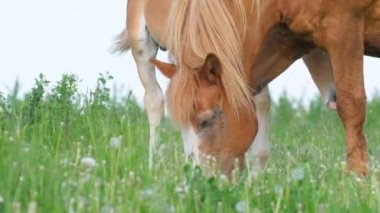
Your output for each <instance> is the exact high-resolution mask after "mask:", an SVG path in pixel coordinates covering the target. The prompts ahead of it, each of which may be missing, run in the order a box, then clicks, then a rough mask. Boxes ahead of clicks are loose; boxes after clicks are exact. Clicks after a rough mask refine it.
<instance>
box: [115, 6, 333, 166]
mask: <svg viewBox="0 0 380 213" xmlns="http://www.w3.org/2000/svg"><path fill="white" fill-rule="evenodd" d="M170 6H171V0H163V1H160V2H159V3H158V2H157V1H149V0H147V1H140V0H129V1H128V6H127V10H128V12H127V16H128V17H127V26H126V29H125V30H124V31H123V32H122V33H121V35H120V36H119V40H118V43H117V49H118V50H119V51H126V50H128V49H129V48H131V49H132V54H133V57H134V59H135V61H136V64H137V68H138V72H139V75H140V79H141V81H142V83H143V86H144V88H145V96H144V104H145V107H146V110H147V114H148V120H149V124H150V146H149V165H150V167H151V166H152V164H153V153H154V150H155V146H156V143H158V139H159V136H158V134H159V132H158V129H157V127H158V125H159V122H160V120H161V117H162V115H163V94H162V91H161V89H160V87H159V85H158V83H157V80H156V78H155V72H154V68H153V66H152V65H150V64H149V63H148V61H149V59H150V58H154V57H155V55H156V53H157V49H158V47H161V48H163V49H164V48H166V47H167V37H168V35H167V18H168V17H167V14H168V13H169V8H170ZM282 34H283V33H281V31H279V30H273V32H271V33H270V34H269V35H268V39H267V41H266V43H268V44H265V45H264V47H263V50H262V51H261V52H262V54H260V55H262V56H263V59H260V60H258V63H257V64H258V66H257V67H256V68H255V69H259V70H263V73H272V72H274V73H281V72H282V71H283V70H284V69H285V68H286V67H285V66H283V65H282V66H276V64H286V63H279V62H282V61H283V60H284V58H285V59H287V60H289V59H288V58H289V57H288V51H287V50H288V49H290V46H291V45H293V46H295V45H294V44H293V43H295V42H294V41H293V40H294V39H289V38H288V37H289V36H283V35H282ZM273 45H275V46H274V48H272V46H273ZM266 46H268V48H266ZM276 46H277V47H276ZM293 46H291V47H293ZM278 47H281V48H278ZM212 57H215V56H212ZM303 59H304V61H305V63H306V65H307V67H308V68H309V71H310V73H311V74H312V76H313V79H314V80H315V82H316V84H317V86H318V88H319V90H320V92H321V94H322V97H323V99H324V100H325V101H326V102H329V101H330V103H331V102H334V100H332V99H331V98H330V97H332V96H331V95H330V94H331V91H333V90H334V85H333V84H332V83H331V82H332V80H331V79H332V76H331V71H330V70H331V65H330V61H329V60H328V57H326V54H325V53H324V52H323V51H321V50H315V51H312V53H310V54H309V55H305V56H304V57H303ZM307 61H308V62H310V63H307ZM154 63H155V64H157V63H159V62H157V61H155V62H154ZM321 65H322V66H321ZM158 66H160V65H158ZM161 66H162V64H161ZM170 67H171V66H168V67H166V68H165V67H164V68H162V67H161V70H163V71H164V72H165V70H167V69H168V68H170ZM164 74H165V73H164ZM166 75H167V76H168V77H172V76H171V75H168V73H166ZM267 79H269V78H267ZM268 82H269V81H268ZM268 82H264V81H263V82H261V85H264V84H266V83H268ZM263 88H264V89H263ZM260 91H261V93H259V94H258V95H256V96H255V98H254V101H255V105H256V115H257V117H258V124H259V127H258V134H257V136H256V138H255V141H254V143H253V144H252V145H251V146H250V149H249V152H248V156H247V157H248V158H249V160H252V161H253V166H254V167H258V169H260V168H263V166H264V165H265V162H266V159H267V156H268V152H269V147H268V144H269V138H268V130H269V126H268V125H269V121H268V120H269V115H268V112H269V106H270V100H269V93H268V90H267V88H266V87H261V88H260ZM206 117H207V116H206ZM206 123H207V122H206ZM245 126H246V127H248V128H250V127H249V126H248V125H245ZM227 131H231V129H229V130H227ZM182 135H183V140H184V145H185V153H186V155H190V154H192V153H194V155H195V157H196V160H197V159H198V160H197V161H199V156H200V153H199V147H200V145H201V144H205V143H197V141H198V137H197V135H196V134H195V131H194V128H192V127H190V125H189V126H187V127H184V128H182ZM248 141H250V142H249V144H250V143H251V142H252V140H251V139H249V140H248ZM194 143H195V144H194ZM249 144H248V145H245V146H249ZM209 149H210V148H209ZM240 155H241V154H240ZM240 158H242V157H240ZM198 163H199V162H198Z"/></svg>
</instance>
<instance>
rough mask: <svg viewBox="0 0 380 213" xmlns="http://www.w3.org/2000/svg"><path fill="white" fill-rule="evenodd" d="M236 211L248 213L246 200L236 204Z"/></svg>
mask: <svg viewBox="0 0 380 213" xmlns="http://www.w3.org/2000/svg"><path fill="white" fill-rule="evenodd" d="M235 210H236V211H237V212H247V203H246V202H245V201H244V200H241V201H239V202H237V203H236V205H235Z"/></svg>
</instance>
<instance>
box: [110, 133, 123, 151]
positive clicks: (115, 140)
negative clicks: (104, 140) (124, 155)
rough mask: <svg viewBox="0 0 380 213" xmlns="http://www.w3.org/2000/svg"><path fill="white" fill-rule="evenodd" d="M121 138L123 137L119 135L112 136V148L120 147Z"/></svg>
mask: <svg viewBox="0 0 380 213" xmlns="http://www.w3.org/2000/svg"><path fill="white" fill-rule="evenodd" d="M121 139H122V137H121V136H119V137H112V138H111V140H110V146H111V147H112V148H115V149H116V148H118V147H119V146H120V145H121V142H122V141H121Z"/></svg>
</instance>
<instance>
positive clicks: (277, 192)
mask: <svg viewBox="0 0 380 213" xmlns="http://www.w3.org/2000/svg"><path fill="white" fill-rule="evenodd" d="M274 191H275V192H276V194H277V195H280V194H282V192H283V191H284V188H283V187H282V186H281V185H276V186H275V187H274Z"/></svg>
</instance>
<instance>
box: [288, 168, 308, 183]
mask: <svg viewBox="0 0 380 213" xmlns="http://www.w3.org/2000/svg"><path fill="white" fill-rule="evenodd" d="M291 177H292V179H293V180H295V181H300V180H303V179H304V177H305V172H304V171H303V169H302V168H295V169H293V170H292V171H291Z"/></svg>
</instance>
